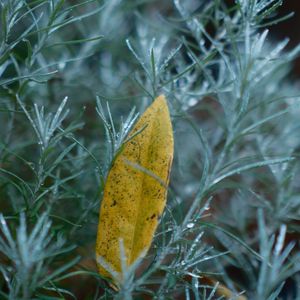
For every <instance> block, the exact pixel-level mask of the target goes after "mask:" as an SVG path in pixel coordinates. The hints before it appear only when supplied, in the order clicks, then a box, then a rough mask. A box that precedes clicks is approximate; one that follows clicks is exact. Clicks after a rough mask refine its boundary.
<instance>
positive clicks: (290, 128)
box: [0, 0, 300, 300]
mask: <svg viewBox="0 0 300 300" xmlns="http://www.w3.org/2000/svg"><path fill="white" fill-rule="evenodd" d="M282 4H284V1H282V0H249V1H246V0H243V1H242V0H236V1H232V3H231V4H228V1H223V0H213V1H205V0H199V1H198V0H173V1H172V0H168V1H154V0H147V1H143V0H133V1H125V0H113V1H109V0H85V1H77V0H76V1H70V0H39V1H35V0H34V1H25V0H21V1H15V0H0V19H1V20H0V21H1V26H0V128H1V130H0V210H1V213H2V215H1V224H0V228H1V235H0V270H1V276H0V289H1V292H0V293H1V297H2V298H3V299H18V300H19V299H22V300H25V299H26V300H27V299H46V297H50V295H51V297H53V298H52V299H64V298H66V294H68V297H75V296H77V297H78V298H79V297H85V298H84V299H95V300H96V299H139V297H140V298H141V297H145V296H146V295H147V296H148V297H150V298H152V299H169V298H170V299H174V298H175V297H181V298H185V299H199V300H200V299H201V300H213V299H221V298H222V295H220V285H223V286H226V287H227V288H228V289H229V290H230V291H231V294H232V295H231V296H230V297H229V298H231V299H236V297H238V295H240V294H243V295H245V296H247V297H248V299H260V300H275V299H276V300H279V299H280V300H287V299H293V300H294V299H298V298H299V297H300V291H299V268H300V264H299V256H298V254H297V250H298V249H299V243H298V239H299V225H298V223H297V222H298V221H299V218H300V195H299V188H300V186H299V180H298V178H299V175H300V169H299V163H298V161H299V149H300V135H299V132H300V131H299V127H300V122H299V120H300V119H299V113H300V106H299V100H300V99H299V91H298V87H297V85H296V84H294V83H293V82H291V80H290V79H289V71H290V66H291V64H292V63H293V60H294V59H295V58H296V57H297V56H298V55H299V50H300V48H299V47H296V48H294V49H291V50H287V44H288V40H287V39H284V40H282V41H275V40H273V39H272V35H271V33H270V32H269V28H270V26H272V25H273V24H275V23H276V22H279V21H284V19H285V18H287V17H291V16H292V13H291V14H288V15H286V16H283V17H281V18H278V17H277V15H276V13H277V9H278V8H279V7H280V6H281V5H282ZM161 93H164V94H165V95H166V97H167V99H168V104H169V108H170V111H171V116H172V122H173V127H174V136H175V157H174V164H173V168H172V174H171V180H170V189H169V197H168V205H167V208H166V210H165V212H164V215H163V216H162V217H161V221H160V227H159V229H158V231H157V232H156V234H155V238H154V242H153V245H152V247H151V249H150V251H149V252H148V253H147V255H146V254H145V253H144V254H143V255H142V256H141V257H140V258H139V259H138V260H137V261H136V263H135V264H133V265H132V266H130V267H128V266H126V264H125V263H124V262H125V261H126V257H125V254H124V253H123V252H124V251H123V252H122V251H121V253H123V254H122V255H121V256H122V261H123V270H122V278H123V279H122V282H121V284H120V286H121V288H120V290H119V291H117V290H115V289H113V288H111V286H109V285H107V284H105V280H104V279H103V278H100V276H99V275H97V270H96V268H95V258H94V244H95V237H96V231H97V222H98V210H99V203H100V200H101V196H102V194H103V189H104V185H105V179H106V176H107V174H108V171H109V168H110V167H111V165H112V164H113V161H114V158H115V157H116V155H118V154H119V152H120V151H122V147H123V145H124V143H126V142H127V141H128V139H127V137H128V133H129V132H130V129H131V128H132V125H133V124H134V123H135V121H136V120H137V118H138V114H139V113H141V112H143V111H144V110H145V108H146V107H147V106H148V105H149V104H150V103H151V101H152V100H153V99H154V98H155V97H156V96H158V95H159V94H161ZM67 99H68V100H67ZM97 99H98V100H97ZM99 117H100V118H99ZM137 134H139V133H137ZM62 235H63V236H64V239H62V238H61V237H62ZM63 240H64V242H63ZM75 245H77V246H78V247H75ZM67 250H69V251H67ZM121 250H122V247H121ZM78 254H79V255H81V256H82V261H81V263H78V261H77V260H76V258H74V257H77V255H78ZM103 263H104V264H105V262H103ZM70 267H72V269H70ZM107 267H108V268H109V266H107ZM205 278H211V279H212V281H211V283H210V284H208V283H207V281H205ZM77 279H78V280H79V281H80V282H84V283H83V285H84V287H85V288H84V290H86V286H87V285H88V286H91V288H90V289H89V291H87V292H86V294H84V296H82V294H81V295H80V296H78V295H79V294H80V293H79V291H78V290H76V287H77V286H79V285H78V284H77V282H76V283H74V282H75V280H77ZM73 280H74V282H73ZM84 280H87V282H88V283H87V284H86V283H85V281H84ZM118 280H119V279H118ZM95 282H96V284H97V286H96V287H95V286H94V283H95ZM81 292H82V293H83V289H81ZM88 293H89V294H88ZM43 297H44V298H43ZM2 298H1V299H2Z"/></svg>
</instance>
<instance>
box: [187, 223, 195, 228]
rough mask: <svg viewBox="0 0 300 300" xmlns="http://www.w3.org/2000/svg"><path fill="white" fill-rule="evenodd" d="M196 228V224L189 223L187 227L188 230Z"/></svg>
mask: <svg viewBox="0 0 300 300" xmlns="http://www.w3.org/2000/svg"><path fill="white" fill-rule="evenodd" d="M194 226H195V223H188V224H187V225H186V227H187V228H193V227H194Z"/></svg>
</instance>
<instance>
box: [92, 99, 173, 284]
mask: <svg viewBox="0 0 300 300" xmlns="http://www.w3.org/2000/svg"><path fill="white" fill-rule="evenodd" d="M130 137H132V139H130ZM128 139H129V141H128V142H127V143H125V145H124V147H123V149H122V151H121V153H120V154H119V155H118V156H117V158H116V159H115V161H114V163H113V166H112V168H111V170H110V172H109V174H108V177H107V181H106V184H105V188H104V195H103V200H102V203H101V208H100V218H99V225H98V236H97V245H96V256H97V258H99V257H102V258H103V259H104V261H105V262H107V263H108V264H109V265H110V267H111V268H112V269H113V270H115V271H116V272H119V273H120V271H121V261H120V260H121V259H120V245H119V241H120V239H121V240H122V241H123V245H124V250H125V256H126V259H127V262H126V263H127V266H130V265H132V264H133V263H134V262H135V261H136V259H137V258H138V257H139V256H140V255H141V254H142V253H143V252H144V251H147V250H148V249H149V247H150V245H151V242H152V239H153V235H154V233H155V230H156V228H157V225H158V221H159V218H160V216H161V215H162V213H163V210H164V207H165V204H166V196H167V187H168V182H169V173H170V168H171V164H172V159H173V147H174V146H173V131H172V124H171V120H170V114H169V110H168V105H167V102H166V99H165V97H164V96H163V95H161V96H159V97H158V98H156V99H155V101H154V102H153V103H152V105H150V106H149V107H148V109H147V110H146V111H145V112H144V114H143V115H142V116H141V117H140V119H139V120H138V122H137V123H136V125H135V126H134V128H133V129H132V131H131V132H130V134H129V137H128ZM98 267H99V273H100V274H101V275H103V276H106V277H110V278H112V276H111V275H110V274H109V273H108V272H107V271H106V270H105V269H104V268H103V267H102V266H100V264H98Z"/></svg>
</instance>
